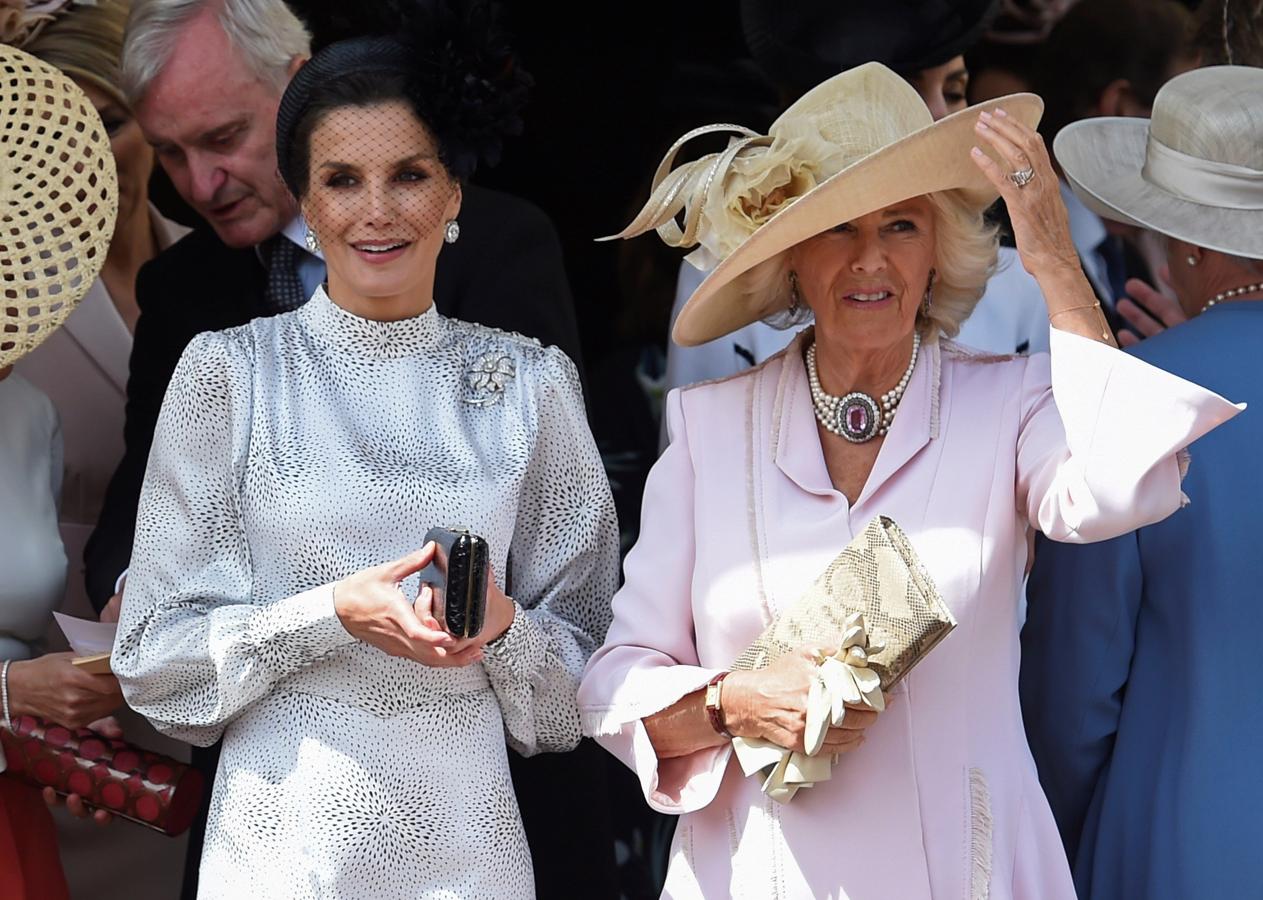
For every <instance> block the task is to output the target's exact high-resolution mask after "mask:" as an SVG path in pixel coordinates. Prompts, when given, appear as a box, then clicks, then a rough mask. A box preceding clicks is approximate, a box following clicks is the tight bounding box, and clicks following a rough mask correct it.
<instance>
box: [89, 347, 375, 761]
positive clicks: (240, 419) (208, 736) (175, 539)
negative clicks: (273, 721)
mask: <svg viewBox="0 0 1263 900" xmlns="http://www.w3.org/2000/svg"><path fill="white" fill-rule="evenodd" d="M245 340H246V338H244V337H243V336H242V334H241V333H240V332H238V333H233V332H229V333H208V334H202V335H200V336H198V337H197V338H196V339H194V340H193V342H192V343H190V344H189V346H188V348H187V349H186V350H185V351H184V355H183V356H182V357H181V358H180V362H179V365H178V366H177V367H176V370H175V373H174V375H173V376H172V378H171V384H170V386H169V387H168V389H167V395H166V399H165V400H164V401H163V404H162V413H161V414H160V416H159V418H158V427H157V431H156V432H155V435H154V443H153V451H152V453H151V454H150V458H149V467H148V469H147V470H146V473H145V483H144V488H143V490H142V491H141V496H140V514H139V518H138V519H137V523H136V541H135V550H134V551H133V554H132V566H131V571H130V573H129V574H128V578H127V586H126V592H125V594H124V598H123V606H122V613H121V616H120V620H119V625H118V633H117V636H116V637H115V642H114V653H113V659H112V663H111V665H112V667H113V669H114V672H115V673H116V674H117V675H118V679H119V683H120V684H121V685H122V688H123V694H124V696H125V697H126V698H127V703H128V705H129V706H131V707H132V708H133V709H135V710H136V711H137V712H139V713H141V714H142V715H143V716H145V717H146V718H147V719H149V720H150V721H151V722H152V723H153V724H154V726H155V727H156V728H158V729H159V730H160V731H163V732H165V733H167V734H169V735H171V736H172V737H175V738H179V739H180V740H184V741H189V742H190V743H194V744H201V745H209V744H211V743H214V741H216V740H217V739H218V738H219V737H220V735H221V734H222V733H223V731H224V728H225V726H226V725H227V724H228V723H229V722H231V721H232V720H233V719H234V718H235V717H236V716H238V715H240V714H241V713H242V712H243V711H244V710H245V709H246V708H247V707H249V706H250V704H252V703H254V702H255V701H257V700H259V699H260V698H262V697H264V696H266V695H267V694H268V692H269V691H271V690H272V688H273V686H274V685H275V684H276V683H277V682H278V681H280V680H281V679H283V678H285V677H286V676H288V675H290V674H292V673H293V672H295V671H297V670H299V669H301V668H302V667H304V666H307V665H309V664H310V663H312V662H314V661H316V660H317V659H319V658H321V657H322V656H324V655H325V654H327V653H329V652H330V651H331V650H334V649H335V648H337V647H340V646H342V645H344V644H348V643H351V642H352V641H354V638H353V637H351V635H350V634H348V633H347V631H346V629H344V628H343V627H342V623H341V621H340V620H339V619H338V617H337V614H336V613H335V612H334V607H333V585H331V584H328V585H323V586H321V587H318V588H315V589H313V590H310V591H306V592H304V593H301V594H298V595H295V596H292V597H286V598H282V599H280V600H270V601H267V602H264V601H262V600H260V599H259V598H257V597H255V596H254V592H253V578H252V572H251V562H250V548H249V546H248V544H247V542H246V535H245V529H244V526H243V523H242V516H241V505H240V493H239V487H240V484H241V480H242V477H243V472H244V466H245V462H246V455H247V453H248V450H249V440H250V418H251V402H252V395H253V391H252V377H251V365H250V358H249V348H248V346H247V345H246V344H245V343H244V342H245Z"/></svg>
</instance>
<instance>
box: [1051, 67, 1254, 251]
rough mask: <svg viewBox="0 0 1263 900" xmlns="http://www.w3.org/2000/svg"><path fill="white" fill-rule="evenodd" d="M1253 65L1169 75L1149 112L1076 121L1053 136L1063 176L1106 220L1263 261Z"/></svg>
mask: <svg viewBox="0 0 1263 900" xmlns="http://www.w3.org/2000/svg"><path fill="white" fill-rule="evenodd" d="M1261 98H1263V69H1256V68H1252V67H1249V66H1210V67H1207V68H1205V69H1194V70H1193V71H1191V72H1186V73H1185V74H1183V75H1180V76H1177V77H1176V78H1172V79H1171V80H1170V81H1168V82H1167V83H1166V84H1165V85H1163V86H1162V90H1160V91H1158V95H1157V97H1155V98H1154V101H1153V118H1151V119H1117V118H1101V119H1084V120H1083V121H1081V122H1075V123H1074V124H1072V125H1067V126H1066V127H1065V128H1063V129H1061V131H1060V132H1059V133H1058V134H1057V137H1056V139H1055V140H1054V141H1053V152H1054V153H1055V154H1056V156H1057V161H1058V162H1059V163H1061V168H1062V171H1063V172H1065V175H1066V180H1067V181H1069V182H1070V186H1071V187H1072V188H1073V189H1074V191H1075V193H1076V194H1078V195H1079V197H1080V198H1081V199H1082V200H1083V202H1084V204H1085V205H1086V206H1087V207H1088V208H1089V209H1091V210H1092V211H1093V212H1095V213H1097V215H1100V216H1103V217H1105V218H1107V219H1114V220H1116V221H1119V222H1125V223H1127V224H1129V225H1139V226H1141V227H1142V228H1150V229H1152V230H1154V231H1157V232H1160V233H1161V234H1165V235H1169V236H1171V237H1175V238H1178V239H1180V240H1182V241H1187V242H1188V243H1190V244H1195V245H1197V246H1199V247H1205V248H1206V249H1208V250H1218V251H1220V252H1221V253H1230V254H1232V255H1234V256H1247V257H1250V258H1253V259H1263V102H1260V100H1261Z"/></svg>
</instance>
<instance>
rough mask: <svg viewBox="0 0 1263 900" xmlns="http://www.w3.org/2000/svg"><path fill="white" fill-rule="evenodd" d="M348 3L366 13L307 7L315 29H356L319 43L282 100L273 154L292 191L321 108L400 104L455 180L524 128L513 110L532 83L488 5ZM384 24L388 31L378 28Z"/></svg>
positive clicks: (303, 170) (443, 0)
mask: <svg viewBox="0 0 1263 900" xmlns="http://www.w3.org/2000/svg"><path fill="white" fill-rule="evenodd" d="M352 2H353V4H354V7H353V8H358V7H363V8H364V9H365V10H367V11H369V12H372V15H371V16H370V15H368V12H365V13H364V16H366V18H364V21H355V22H350V24H348V23H344V22H343V21H342V19H341V18H340V16H341V14H342V12H344V11H345V10H344V8H345V7H346V6H348V3H347V2H346V0H337V3H336V4H333V11H331V9H330V7H329V6H328V5H326V4H312V8H310V9H308V10H307V11H306V12H307V13H308V15H309V16H310V17H311V19H312V21H313V23H314V24H313V28H312V30H313V33H315V34H317V35H319V34H325V33H331V32H334V28H333V26H334V25H337V26H338V28H339V29H341V28H350V27H352V25H354V27H357V28H363V29H364V31H361V32H360V34H361V35H362V36H360V37H354V38H351V39H349V40H341V41H335V42H333V43H330V44H328V45H327V46H323V47H321V48H320V49H319V50H318V51H317V52H316V54H315V55H314V56H312V58H311V60H310V61H308V62H307V64H306V65H304V66H303V67H302V68H300V69H299V70H298V73H297V74H296V75H295V76H294V78H293V79H292V80H291V81H290V83H289V86H288V87H286V89H285V94H284V96H282V97H281V103H280V107H279V109H278V110H277V114H276V157H277V164H278V167H279V168H280V172H281V177H282V178H283V179H284V180H285V184H286V186H288V187H289V189H290V191H291V192H292V193H293V194H294V195H295V196H296V197H297V196H301V195H302V194H303V193H305V192H306V190H307V169H308V164H309V159H308V157H309V154H310V149H311V134H312V132H313V131H314V130H315V128H316V126H317V125H318V124H319V122H320V120H321V119H322V118H323V117H324V116H325V115H327V114H328V113H329V112H331V111H332V110H334V109H338V108H340V107H346V106H372V105H374V104H377V103H388V102H392V101H400V100H401V101H403V102H405V103H407V104H408V105H409V107H411V109H412V111H413V112H414V113H416V115H417V118H418V119H419V120H420V121H421V122H422V124H423V125H425V127H426V128H427V130H428V131H429V132H430V133H431V134H432V135H433V136H434V139H435V141H436V142H437V143H438V145H439V158H440V160H441V161H442V163H443V165H444V166H445V167H446V169H447V171H448V173H449V174H451V175H452V176H453V177H455V178H458V179H461V180H464V179H466V178H468V177H469V176H470V175H471V174H473V171H474V169H475V168H476V167H477V165H478V163H479V162H480V161H481V162H485V163H487V164H488V165H495V164H496V162H498V161H499V157H500V150H501V146H502V144H503V141H504V138H505V136H506V135H511V134H517V133H519V132H520V131H521V130H522V120H521V118H520V115H519V114H520V111H521V108H522V106H523V105H524V104H525V101H526V93H527V91H528V89H529V88H530V85H531V78H530V76H529V75H528V74H527V73H526V72H524V71H523V70H522V69H521V68H520V67H519V66H518V65H517V64H516V60H515V58H514V56H513V54H512V51H511V50H510V49H509V47H508V45H507V43H506V42H505V39H504V37H503V35H502V33H501V32H500V30H499V27H498V24H497V19H496V12H495V10H494V9H493V8H492V7H490V6H489V5H488V4H487V3H485V2H483V0H434V2H427V3H419V4H416V5H412V4H400V3H386V4H383V5H381V6H374V5H372V4H370V3H366V2H364V0H352ZM353 18H354V17H353ZM326 20H328V21H326ZM392 23H393V24H392ZM316 25H319V26H320V27H316ZM387 28H389V29H391V33H390V34H388V35H387V34H383V33H382V31H383V29H387ZM336 33H346V31H345V30H342V31H340V32H336ZM352 33H354V32H352Z"/></svg>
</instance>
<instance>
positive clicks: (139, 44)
mask: <svg viewBox="0 0 1263 900" xmlns="http://www.w3.org/2000/svg"><path fill="white" fill-rule="evenodd" d="M347 2H355V0H347ZM207 11H211V12H213V14H214V15H215V19H216V20H217V21H218V22H219V26H220V27H221V28H222V29H223V30H224V34H225V35H226V36H227V37H228V43H229V44H230V45H231V46H232V47H233V48H234V49H235V50H236V51H237V53H239V54H240V55H241V60H242V62H244V63H245V64H246V65H247V66H248V67H249V68H250V70H251V71H252V72H254V74H255V75H256V76H258V78H260V79H261V80H263V81H266V82H269V83H271V84H273V85H274V86H275V87H276V88H277V89H278V90H282V89H284V87H285V84H286V82H287V81H288V80H289V66H290V63H291V61H292V60H293V59H294V57H296V56H301V57H307V56H310V55H311V37H310V35H308V33H307V29H306V28H304V27H303V23H302V22H300V21H299V20H298V17H297V16H295V15H294V13H293V12H292V11H291V10H290V8H289V7H288V6H287V5H286V4H285V3H284V2H283V0H132V8H131V14H130V15H129V16H128V17H127V35H126V37H125V38H124V40H123V60H122V66H121V68H122V79H121V80H122V83H123V84H122V87H123V96H124V97H125V98H126V99H127V102H128V103H129V104H130V105H131V106H132V108H135V107H136V106H137V105H138V104H139V102H140V101H141V100H142V99H143V98H144V96H145V91H147V90H148V89H149V86H150V85H151V84H152V83H153V81H154V79H155V78H157V77H158V76H159V74H161V72H162V70H163V68H164V67H165V66H166V64H167V63H168V62H169V61H170V59H171V53H172V49H173V48H174V46H175V42H176V40H177V39H178V38H179V36H180V32H181V31H183V30H184V28H185V27H186V26H188V24H189V23H190V22H191V21H192V20H193V19H194V18H196V17H197V16H198V15H199V14H201V13H203V12H207Z"/></svg>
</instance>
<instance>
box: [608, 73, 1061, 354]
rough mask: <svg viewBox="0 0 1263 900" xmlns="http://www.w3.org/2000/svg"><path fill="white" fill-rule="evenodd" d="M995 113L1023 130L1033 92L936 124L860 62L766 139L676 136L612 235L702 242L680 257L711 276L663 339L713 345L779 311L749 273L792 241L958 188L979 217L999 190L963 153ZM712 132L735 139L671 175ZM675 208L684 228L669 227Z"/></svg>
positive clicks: (899, 88) (1036, 106)
mask: <svg viewBox="0 0 1263 900" xmlns="http://www.w3.org/2000/svg"><path fill="white" fill-rule="evenodd" d="M1000 106H1002V107H1004V110H1005V112H1007V113H1008V114H1009V115H1010V116H1012V117H1013V118H1014V119H1016V120H1018V121H1020V122H1023V123H1025V124H1026V125H1029V126H1031V127H1034V126H1035V125H1036V124H1037V123H1038V122H1039V117H1040V114H1041V113H1042V112H1043V102H1042V101H1041V100H1040V99H1039V98H1038V97H1036V96H1035V95H1034V94H1012V95H1010V96H1007V97H1000V98H998V99H995V100H990V101H988V102H986V103H982V104H979V105H977V106H972V107H970V108H969V109H965V110H961V111H960V112H958V113H954V114H952V115H950V116H947V117H946V118H943V119H940V120H939V121H937V122H935V121H934V118H933V116H932V115H931V114H930V110H929V109H928V108H927V107H926V105H925V102H924V101H923V100H922V99H921V97H920V96H919V95H918V94H917V92H916V91H915V90H914V89H913V88H912V86H911V85H909V84H908V83H907V82H906V81H904V80H903V79H902V78H900V77H899V76H898V75H896V74H895V73H894V72H892V71H891V70H890V69H888V68H886V67H885V66H883V65H881V64H879V63H866V64H865V65H862V66H857V67H856V68H854V69H850V70H848V71H846V72H843V73H842V74H840V75H835V76H834V77H832V78H830V79H829V80H828V81H825V82H824V83H822V84H820V85H818V86H817V87H815V88H813V89H812V90H810V91H809V92H807V93H806V94H804V95H803V96H802V98H801V99H799V100H798V101H797V102H796V103H794V104H793V105H792V106H791V107H789V109H787V110H786V111H785V112H784V113H783V114H782V115H781V116H780V118H778V119H777V120H776V121H775V122H773V123H772V125H771V127H770V128H769V129H768V134H766V135H760V134H757V133H755V132H753V131H750V130H749V129H745V128H739V127H737V126H733V125H711V126H707V127H704V128H698V129H695V130H693V131H691V132H689V133H688V134H686V135H684V137H682V138H681V139H680V140H679V141H677V142H676V144H675V146H673V147H672V148H671V150H670V151H669V152H668V153H667V156H666V158H665V159H664V160H663V161H662V163H661V164H660V165H659V166H658V171H657V172H656V173H655V175H654V180H653V184H654V188H653V193H652V195H651V196H650V199H649V202H648V204H646V206H645V208H644V209H643V210H641V212H640V214H639V215H638V216H637V217H636V219H635V220H634V221H633V222H632V223H631V224H630V225H628V226H627V228H625V229H623V231H621V232H619V233H618V234H617V235H614V236H613V237H618V238H630V237H634V236H636V235H638V234H643V233H644V232H646V231H649V230H650V229H655V230H657V232H658V234H659V236H660V237H661V238H662V239H663V240H664V241H665V242H666V243H668V244H670V245H671V246H677V247H691V246H693V245H694V244H699V243H700V244H701V248H699V249H698V250H697V251H695V252H694V253H691V254H690V255H689V256H688V259H689V261H690V262H692V263H693V264H694V265H696V266H697V267H698V268H700V269H708V268H711V267H712V266H713V267H714V268H713V271H711V273H710V275H708V276H707V277H706V280H705V281H703V282H702V284H701V286H700V287H698V289H697V290H696V291H694V293H693V296H692V297H690V298H689V301H688V302H687V303H686V304H685V305H684V308H683V309H682V310H681V311H680V315H679V316H678V317H677V318H676V322H675V328H674V330H673V332H672V337H673V339H674V340H675V342H676V343H677V344H680V345H682V346H685V347H689V346H694V345H696V344H702V343H705V342H706V341H710V340H714V339H715V338H717V337H721V336H722V335H725V334H728V333H729V332H732V331H735V330H736V329H738V328H741V327H743V326H745V325H748V324H750V323H751V322H755V321H757V320H759V319H763V318H766V317H767V316H770V315H772V314H773V313H776V312H779V311H781V309H780V308H781V307H782V306H783V305H784V302H785V301H784V296H783V295H782V294H781V293H778V292H776V291H769V290H767V289H766V285H765V284H761V282H760V279H757V278H752V277H751V270H752V269H754V268H755V267H756V266H758V265H759V264H760V263H764V262H767V261H768V260H771V259H773V258H774V257H776V256H777V255H778V254H780V253H782V252H783V251H785V250H788V249H789V248H790V247H793V246H794V245H795V244H797V243H800V242H801V241H805V240H807V239H808V238H811V237H814V236H815V235H818V234H820V233H822V232H824V231H828V230H829V229H830V228H833V227H834V226H836V225H839V224H841V223H843V222H849V221H851V220H852V219H855V218H858V217H859V216H863V215H866V214H868V213H870V212H873V211H875V210H878V209H881V208H883V207H886V206H890V205H891V204H893V203H897V202H899V201H900V200H907V199H909V198H911V197H919V196H922V195H923V194H930V193H937V192H941V191H956V192H958V193H959V195H960V196H961V197H962V198H963V199H964V200H965V202H966V203H968V204H969V205H970V206H971V207H973V208H974V209H976V210H977V211H978V212H979V213H981V212H982V210H984V209H986V208H987V207H988V206H990V205H991V204H992V203H994V202H995V199H996V197H997V196H998V192H997V191H996V190H995V188H994V187H992V186H991V183H990V182H989V181H988V180H987V178H986V176H985V175H983V173H982V171H981V170H980V169H979V168H978V167H977V165H976V164H975V163H974V162H973V160H972V159H971V158H970V155H969V150H970V148H971V147H973V146H974V145H975V144H976V143H978V141H977V139H976V137H975V135H974V124H975V122H976V121H977V119H978V114H979V112H981V111H982V110H993V109H995V108H996V107H1000ZM715 131H736V132H737V133H738V135H740V137H738V138H735V139H733V140H732V141H731V142H730V143H729V146H728V148H727V149H726V150H724V151H722V152H719V153H713V154H710V155H709V156H705V157H702V158H701V159H699V160H697V161H695V162H692V163H688V164H685V165H682V166H680V167H678V168H676V169H672V168H671V166H672V164H673V162H674V160H675V155H676V154H677V153H678V152H679V150H680V148H681V147H682V146H683V145H684V144H685V143H686V142H687V141H689V140H692V139H693V138H695V137H697V136H699V135H701V134H706V133H709V132H715ZM983 150H985V151H987V152H988V153H991V152H992V151H991V150H990V149H989V148H988V146H986V145H984V146H983ZM993 158H994V155H993ZM1000 164H1001V165H1002V166H1004V167H1005V168H1006V169H1007V168H1008V165H1007V163H1005V162H1004V161H1000ZM681 210H684V212H685V216H684V225H683V228H681V227H680V225H679V224H678V223H677V222H676V219H675V217H676V215H677V214H678V213H679V212H680V211H681Z"/></svg>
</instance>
